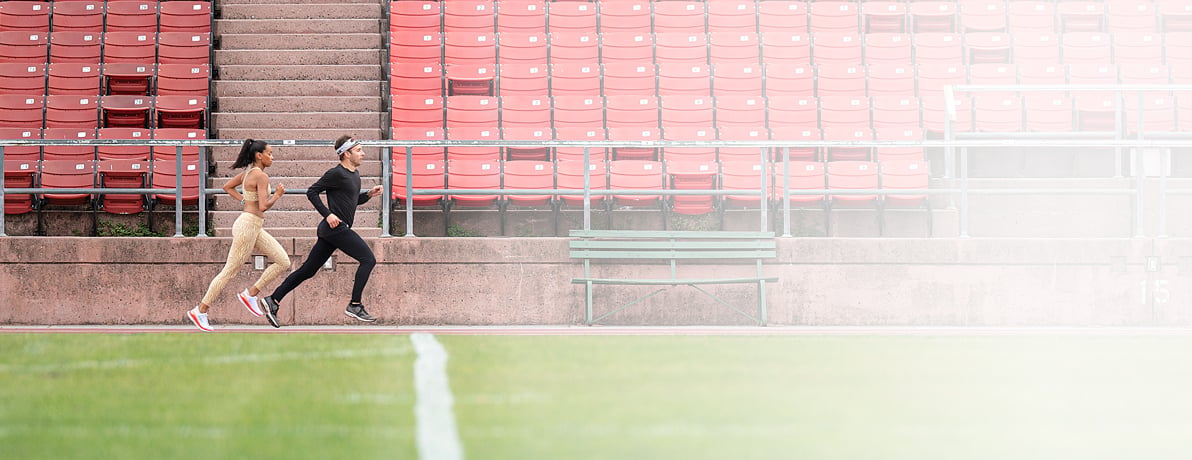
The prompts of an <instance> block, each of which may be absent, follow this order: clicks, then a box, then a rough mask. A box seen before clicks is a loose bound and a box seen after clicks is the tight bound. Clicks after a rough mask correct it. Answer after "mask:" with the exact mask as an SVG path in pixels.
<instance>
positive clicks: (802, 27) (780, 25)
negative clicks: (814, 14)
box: [757, 0, 810, 34]
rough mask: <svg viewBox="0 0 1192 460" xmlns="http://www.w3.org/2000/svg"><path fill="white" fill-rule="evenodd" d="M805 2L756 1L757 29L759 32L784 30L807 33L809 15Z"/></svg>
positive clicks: (781, 0)
mask: <svg viewBox="0 0 1192 460" xmlns="http://www.w3.org/2000/svg"><path fill="white" fill-rule="evenodd" d="M808 13H809V11H808V7H807V2H805V1H801V0H799V1H793V0H763V1H759V2H757V31H758V33H759V34H766V33H770V32H785V33H793V34H807V33H808V32H810V30H809V29H808V27H807V20H808V16H809V14H808Z"/></svg>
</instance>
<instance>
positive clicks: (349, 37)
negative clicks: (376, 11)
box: [215, 31, 383, 62]
mask: <svg viewBox="0 0 1192 460" xmlns="http://www.w3.org/2000/svg"><path fill="white" fill-rule="evenodd" d="M251 32H254V33H246V34H229V35H228V36H226V37H225V38H223V39H221V41H222V44H223V47H224V48H228V49H233V50H237V51H216V53H215V54H216V62H219V54H220V53H221V52H222V53H238V52H240V51H239V50H238V49H249V48H250V47H251V48H252V49H275V50H302V51H303V52H309V51H311V50H317V51H319V52H330V50H357V49H370V50H379V49H381V48H383V45H382V43H381V39H382V37H381V35H380V34H377V33H375V32H374V33H362V34H343V33H292V34H284V35H283V34H276V33H265V34H262V33H255V31H251Z"/></svg>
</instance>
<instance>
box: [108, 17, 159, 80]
mask: <svg viewBox="0 0 1192 460" xmlns="http://www.w3.org/2000/svg"><path fill="white" fill-rule="evenodd" d="M114 3H125V2H114ZM128 3H136V2H128ZM155 35H156V34H155V33H153V32H127V31H121V32H107V33H105V34H104V44H103V62H104V64H110V63H116V62H120V63H130V64H142V65H150V64H153V63H155V62H157V39H156V37H155Z"/></svg>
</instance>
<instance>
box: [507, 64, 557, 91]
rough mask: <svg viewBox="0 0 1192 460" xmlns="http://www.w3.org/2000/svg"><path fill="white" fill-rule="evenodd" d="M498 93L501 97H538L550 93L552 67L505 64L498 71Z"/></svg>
mask: <svg viewBox="0 0 1192 460" xmlns="http://www.w3.org/2000/svg"><path fill="white" fill-rule="evenodd" d="M498 70H499V71H500V78H499V79H497V91H498V94H499V95H501V96H537V95H547V94H549V93H550V66H547V65H526V64H505V65H501V66H500V68H499V69H498Z"/></svg>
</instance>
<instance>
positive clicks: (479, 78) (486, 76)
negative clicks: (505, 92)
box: [444, 64, 497, 97]
mask: <svg viewBox="0 0 1192 460" xmlns="http://www.w3.org/2000/svg"><path fill="white" fill-rule="evenodd" d="M444 77H445V78H446V80H447V96H448V97H450V96H493V95H494V94H495V93H496V78H497V69H496V66H495V65H493V64H447V66H446V72H444Z"/></svg>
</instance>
